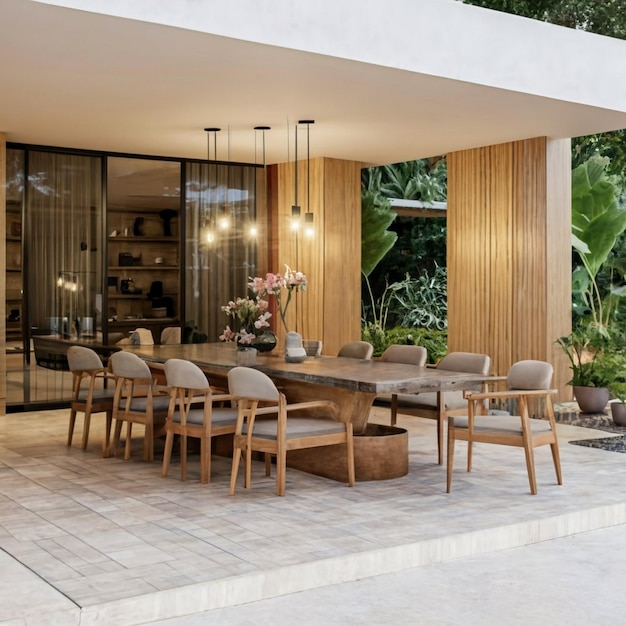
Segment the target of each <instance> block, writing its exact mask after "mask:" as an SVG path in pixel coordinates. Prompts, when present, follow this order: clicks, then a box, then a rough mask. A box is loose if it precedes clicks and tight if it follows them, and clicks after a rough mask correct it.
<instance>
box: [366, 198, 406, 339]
mask: <svg viewBox="0 0 626 626" xmlns="http://www.w3.org/2000/svg"><path fill="white" fill-rule="evenodd" d="M394 219H396V214H395V213H394V212H393V211H392V210H391V209H390V208H389V202H388V201H387V200H385V199H384V198H382V197H381V196H380V194H378V193H376V192H375V191H372V190H369V189H363V190H362V193H361V272H362V273H363V277H364V279H365V284H366V286H367V289H368V292H369V296H370V300H371V306H372V316H373V321H374V323H378V324H379V325H381V327H383V328H384V320H383V319H382V315H383V307H382V306H381V307H379V310H377V308H376V300H375V298H374V294H373V293H372V288H371V285H370V282H369V279H368V277H369V275H370V274H371V273H372V271H373V269H374V268H375V267H376V265H378V263H379V262H380V260H381V259H382V258H383V257H384V256H385V254H387V252H389V250H390V249H391V248H392V247H393V245H394V244H395V243H396V240H397V239H398V235H397V234H396V233H393V232H390V231H388V230H387V228H388V227H389V225H390V224H391V223H392V222H393V220H394ZM364 317H365V314H364Z"/></svg>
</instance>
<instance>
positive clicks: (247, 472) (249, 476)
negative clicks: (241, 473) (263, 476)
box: [243, 446, 252, 489]
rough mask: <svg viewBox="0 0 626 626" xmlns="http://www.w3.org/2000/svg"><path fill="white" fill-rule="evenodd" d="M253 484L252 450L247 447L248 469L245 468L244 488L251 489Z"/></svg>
mask: <svg viewBox="0 0 626 626" xmlns="http://www.w3.org/2000/svg"><path fill="white" fill-rule="evenodd" d="M251 482H252V448H248V447H247V446H246V467H245V479H244V482H243V486H244V488H246V489H250V483H251Z"/></svg>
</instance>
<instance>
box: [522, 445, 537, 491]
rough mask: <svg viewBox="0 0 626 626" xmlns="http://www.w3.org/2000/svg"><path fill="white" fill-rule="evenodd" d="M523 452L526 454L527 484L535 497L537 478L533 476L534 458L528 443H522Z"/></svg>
mask: <svg viewBox="0 0 626 626" xmlns="http://www.w3.org/2000/svg"><path fill="white" fill-rule="evenodd" d="M524 452H525V454H526V469H527V471H528V482H529V483H530V493H532V494H533V496H535V495H537V477H536V476H535V457H534V454H533V447H532V444H531V443H530V442H529V441H526V442H524Z"/></svg>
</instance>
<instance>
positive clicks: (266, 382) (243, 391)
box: [228, 367, 280, 402]
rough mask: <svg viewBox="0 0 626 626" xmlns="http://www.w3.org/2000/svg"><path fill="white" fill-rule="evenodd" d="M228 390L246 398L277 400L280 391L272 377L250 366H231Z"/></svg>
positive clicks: (232, 393) (234, 394)
mask: <svg viewBox="0 0 626 626" xmlns="http://www.w3.org/2000/svg"><path fill="white" fill-rule="evenodd" d="M228 391H229V392H230V394H231V395H233V396H237V397H238V398H245V399H248V400H263V401H267V402H278V399H279V397H280V393H279V391H278V389H276V385H275V384H274V383H273V382H272V379H271V378H270V377H269V376H267V374H264V373H263V372H259V371H258V370H255V369H252V368H251V367H233V369H231V370H230V371H229V372H228Z"/></svg>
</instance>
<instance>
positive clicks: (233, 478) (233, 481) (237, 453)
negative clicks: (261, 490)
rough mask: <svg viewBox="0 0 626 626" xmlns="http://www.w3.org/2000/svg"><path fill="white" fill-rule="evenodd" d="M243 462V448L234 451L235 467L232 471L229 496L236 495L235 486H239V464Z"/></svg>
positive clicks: (233, 466)
mask: <svg viewBox="0 0 626 626" xmlns="http://www.w3.org/2000/svg"><path fill="white" fill-rule="evenodd" d="M240 462H241V448H235V449H234V450H233V465H232V468H231V470H230V489H229V492H228V493H229V495H231V496H234V495H235V485H236V484H237V474H238V473H239V464H240Z"/></svg>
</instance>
